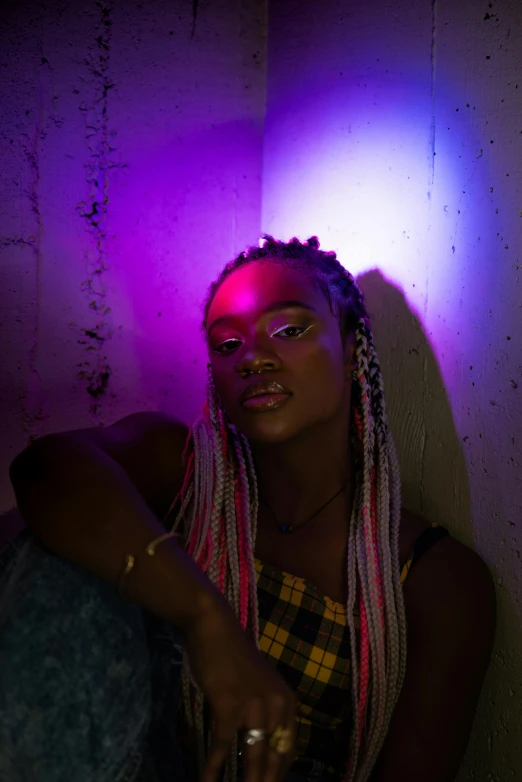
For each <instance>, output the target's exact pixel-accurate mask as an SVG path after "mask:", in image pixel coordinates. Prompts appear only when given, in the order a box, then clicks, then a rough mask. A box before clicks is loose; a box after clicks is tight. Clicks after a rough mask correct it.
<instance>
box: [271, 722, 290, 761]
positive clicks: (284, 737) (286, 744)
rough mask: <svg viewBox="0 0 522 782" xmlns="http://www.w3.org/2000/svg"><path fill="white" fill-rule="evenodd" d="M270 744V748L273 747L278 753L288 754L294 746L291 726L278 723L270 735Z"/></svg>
mask: <svg viewBox="0 0 522 782" xmlns="http://www.w3.org/2000/svg"><path fill="white" fill-rule="evenodd" d="M268 744H269V746H270V749H273V750H274V752H277V754H278V755H286V754H288V752H290V748H291V746H292V731H291V730H290V729H289V728H284V727H283V726H282V725H278V726H277V728H276V729H275V730H274V732H273V733H272V735H271V736H270V740H269V742H268Z"/></svg>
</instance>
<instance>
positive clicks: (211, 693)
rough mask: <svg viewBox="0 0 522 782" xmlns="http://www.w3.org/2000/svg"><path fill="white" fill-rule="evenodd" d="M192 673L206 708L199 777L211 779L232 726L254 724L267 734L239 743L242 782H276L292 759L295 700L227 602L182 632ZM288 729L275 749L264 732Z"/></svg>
mask: <svg viewBox="0 0 522 782" xmlns="http://www.w3.org/2000/svg"><path fill="white" fill-rule="evenodd" d="M187 653H188V656H189V660H190V666H191V670H192V674H193V676H194V678H195V680H196V682H197V683H198V685H199V686H200V688H201V690H202V692H203V694H204V695H205V698H206V699H207V701H208V703H209V705H210V708H211V710H212V718H213V737H212V745H211V747H210V751H209V753H208V757H207V759H206V763H205V768H204V770H203V775H202V777H201V782H217V779H218V775H219V772H220V770H221V768H222V766H223V764H224V762H225V760H226V758H227V756H228V754H229V752H230V751H231V748H232V744H233V741H234V738H235V736H236V733H237V731H240V732H243V731H247V730H250V729H251V728H260V729H263V730H266V731H267V733H268V737H267V739H265V740H263V741H259V742H258V743H256V744H254V745H252V746H247V745H246V744H245V745H244V746H243V747H242V757H243V759H244V761H245V774H244V781H245V782H280V781H281V780H283V779H284V777H285V775H286V773H287V771H288V769H289V767H290V765H291V764H292V762H293V760H294V746H295V716H296V707H297V701H296V697H295V695H294V693H293V692H292V690H290V689H289V687H288V686H287V684H286V683H285V681H284V680H283V679H282V678H281V677H280V675H279V674H278V673H277V672H276V671H275V670H274V668H273V667H272V666H270V665H269V664H268V663H267V662H266V661H265V659H264V658H263V656H262V655H261V654H260V652H259V651H258V650H257V649H256V647H255V646H254V644H253V643H252V641H251V640H250V639H249V638H248V637H247V636H246V635H245V633H244V631H243V630H242V628H241V626H240V624H239V622H238V621H237V619H236V617H235V616H234V614H233V613H232V611H231V610H230V609H229V607H228V605H224V606H223V607H222V606H219V608H217V609H216V610H214V611H208V612H206V613H205V615H204V617H202V618H200V619H199V620H198V621H197V622H195V623H194V625H193V627H192V628H191V629H190V631H189V633H188V635H187ZM277 726H281V727H283V728H285V729H288V730H289V731H290V735H291V741H290V747H289V751H288V752H287V753H285V754H284V755H281V754H277V753H276V752H275V750H273V749H271V748H270V746H269V736H270V735H271V734H272V733H273V731H274V730H275V728H276V727H277Z"/></svg>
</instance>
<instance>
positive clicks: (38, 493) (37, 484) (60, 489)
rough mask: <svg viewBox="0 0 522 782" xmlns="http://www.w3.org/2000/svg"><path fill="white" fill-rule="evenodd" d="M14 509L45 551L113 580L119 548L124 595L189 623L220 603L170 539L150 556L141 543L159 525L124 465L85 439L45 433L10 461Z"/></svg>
mask: <svg viewBox="0 0 522 782" xmlns="http://www.w3.org/2000/svg"><path fill="white" fill-rule="evenodd" d="M11 481H12V484H13V487H14V491H15V495H16V499H17V503H18V508H19V511H20V513H21V515H22V518H23V519H24V521H25V523H26V524H27V526H28V527H29V529H30V530H31V531H32V532H33V534H34V535H35V536H36V537H37V538H38V539H40V540H41V542H42V543H43V544H44V545H45V546H47V548H49V549H50V550H51V551H53V552H54V553H56V554H57V555H58V556H61V557H63V558H64V559H67V560H69V561H70V562H73V563H74V564H76V565H78V566H80V567H82V568H85V569H86V570H89V571H90V572H92V573H94V574H95V575H96V576H98V577H99V578H101V579H103V580H105V581H108V582H110V583H112V584H114V585H117V584H118V582H119V579H120V576H121V573H122V571H123V569H124V567H125V561H126V555H127V554H131V555H133V556H134V557H135V566H134V568H133V569H132V570H131V572H130V573H129V575H128V577H127V579H126V583H125V595H126V597H127V599H129V600H131V601H133V602H136V603H138V604H140V605H141V606H143V607H144V608H146V609H148V610H149V611H151V612H152V613H154V614H156V615H157V616H160V617H162V618H164V619H167V620H168V621H171V622H172V623H174V624H176V625H177V626H178V627H180V628H181V629H183V630H188V629H189V628H190V626H191V625H192V623H194V622H195V621H197V620H198V619H199V618H200V617H201V616H203V615H205V614H206V613H208V611H212V610H215V608H216V607H218V606H222V607H223V608H225V607H226V605H227V604H226V603H225V601H224V600H223V598H222V597H221V596H220V595H219V593H218V592H217V590H215V589H214V587H213V586H212V584H211V583H210V581H209V580H208V579H207V578H206V576H205V575H204V574H203V573H201V571H200V570H199V568H198V567H197V566H196V565H195V564H194V562H193V561H192V559H191V558H190V557H189V556H188V555H187V554H186V553H185V551H184V550H183V549H182V548H181V547H180V546H179V545H177V543H176V542H175V540H173V539H170V540H167V541H165V542H163V543H161V545H160V546H158V548H157V550H156V552H155V555H154V556H152V557H151V556H149V555H148V554H146V553H145V548H146V546H147V545H148V544H149V543H150V542H151V540H153V539H154V538H156V537H158V536H160V535H161V534H163V533H164V532H165V530H164V528H163V527H162V525H161V524H160V522H159V521H158V520H157V519H156V517H155V516H154V514H153V513H152V511H151V510H150V508H149V507H148V505H147V503H146V502H145V500H144V499H143V497H142V496H141V495H140V493H139V492H138V490H137V489H136V487H135V486H134V484H133V483H132V481H131V480H130V478H129V477H128V475H127V473H126V472H125V470H124V469H123V468H122V467H121V466H120V465H119V464H117V462H115V461H114V460H113V459H112V458H111V457H110V456H108V455H107V454H106V453H105V452H104V451H102V450H101V449H100V448H99V447H98V446H97V445H94V444H93V443H91V442H86V441H82V440H78V439H75V438H74V437H71V436H68V435H51V436H49V437H46V438H43V439H42V440H41V441H37V442H36V443H35V444H33V445H32V446H30V447H29V448H28V449H26V450H25V451H24V452H22V453H21V454H20V455H19V456H18V457H17V458H16V459H15V460H14V462H13V464H12V466H11Z"/></svg>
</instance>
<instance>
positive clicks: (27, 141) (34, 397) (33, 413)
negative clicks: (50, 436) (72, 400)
mask: <svg viewBox="0 0 522 782" xmlns="http://www.w3.org/2000/svg"><path fill="white" fill-rule="evenodd" d="M40 50H41V57H40V71H39V73H40V83H39V94H38V99H39V106H38V115H37V119H36V123H35V126H34V129H33V131H32V133H30V134H29V133H24V134H22V140H21V145H20V146H21V149H22V152H23V155H24V157H25V160H26V162H27V165H28V168H29V183H28V188H27V191H26V194H25V195H26V197H27V200H28V202H29V207H30V214H31V217H32V221H31V222H32V225H31V235H30V236H29V237H28V238H24V237H23V236H20V237H17V238H16V239H9V238H6V239H4V240H3V241H2V243H3V244H4V246H5V244H7V243H9V244H14V245H16V244H18V245H23V246H28V247H29V248H30V249H31V251H32V255H33V260H34V267H33V268H34V285H35V293H34V300H33V302H32V312H31V316H32V334H31V345H30V347H29V350H28V354H27V363H28V368H29V376H28V379H27V385H26V389H25V393H24V398H23V401H22V412H21V417H22V425H23V427H24V429H25V430H26V432H27V434H28V439H29V442H30V441H32V440H34V439H35V438H36V437H39V436H41V435H42V434H43V426H42V422H43V421H45V420H46V419H47V418H48V417H49V415H48V413H46V412H45V409H44V408H45V401H46V393H45V389H44V383H43V380H42V377H41V375H40V372H39V370H38V367H37V362H38V359H39V354H40V341H41V335H40V326H41V295H42V265H43V263H42V238H43V220H42V214H41V209H40V153H41V144H42V142H43V141H45V139H46V137H47V130H46V125H47V123H48V122H50V121H54V120H55V118H54V116H53V113H52V111H51V112H50V113H49V114H48V115H47V114H46V110H45V103H46V101H45V95H44V93H45V84H44V80H43V79H42V69H46V70H47V69H49V70H50V65H49V62H48V60H47V58H46V57H44V54H43V43H41V44H40ZM53 109H54V102H53Z"/></svg>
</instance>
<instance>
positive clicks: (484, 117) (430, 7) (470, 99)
mask: <svg viewBox="0 0 522 782" xmlns="http://www.w3.org/2000/svg"><path fill="white" fill-rule="evenodd" d="M268 29H269V32H268V80H267V117H266V125H265V155H264V169H263V229H264V230H268V231H270V232H271V233H274V234H276V235H280V236H283V237H288V236H291V235H294V234H297V235H298V236H300V237H301V238H305V237H306V236H310V235H312V234H317V235H318V236H319V238H320V239H321V241H322V244H323V247H325V248H326V249H335V250H336V251H337V252H338V254H339V256H340V258H341V260H343V262H344V264H345V266H347V268H349V269H350V271H352V272H353V273H356V274H357V275H358V280H359V283H360V285H361V287H362V288H363V290H364V292H365V294H366V297H367V303H368V306H369V309H370V312H371V314H372V315H373V321H374V333H375V339H376V345H377V349H378V351H379V354H380V358H381V363H382V367H383V374H384V380H385V385H386V392H387V400H388V410H389V414H390V419H391V423H392V427H393V430H394V434H395V439H396V442H397V446H398V451H399V455H400V459H401V464H402V471H403V478H404V497H405V502H406V504H407V505H409V506H410V507H411V508H412V509H413V510H416V511H420V512H421V513H423V514H424V516H425V517H426V518H428V519H429V520H437V521H439V522H441V523H443V524H445V525H446V526H448V527H449V528H450V530H451V531H452V533H453V534H454V535H455V536H456V537H458V538H459V539H461V540H462V541H463V542H465V543H466V544H468V545H471V546H472V547H474V548H475V549H476V550H477V551H478V552H479V553H480V554H481V556H482V557H483V558H484V560H485V561H486V562H487V564H488V566H489V567H490V569H491V571H492V573H493V575H494V578H495V581H496V583H497V585H498V608H499V626H498V632H497V640H496V648H495V652H494V655H493V660H492V664H491V667H490V670H489V673H488V677H487V680H486V683H485V686H484V690H483V693H482V698H481V703H480V708H479V711H478V714H477V718H476V722H475V726H474V731H473V735H472V738H471V741H470V745H469V749H468V753H467V757H466V761H465V763H464V765H463V768H462V771H461V775H460V777H459V779H460V780H461V782H464V780H478V781H479V782H485V781H486V780H488V781H489V780H491V781H492V782H506V781H507V780H511V779H519V780H522V756H521V753H520V735H521V733H522V714H521V710H520V699H521V697H522V629H521V620H522V596H521V587H522V561H521V558H520V552H521V551H522V486H521V481H520V470H521V462H522V453H521V449H522V396H521V395H522V348H521V340H522V283H521V276H522V258H521V255H520V252H521V247H522V5H521V4H520V2H518V0H504V2H489V3H488V2H484V3H477V2H475V0H462V2H460V3H455V2H450V0H433V2H428V1H427V0H426V1H425V2H419V1H418V0H398V2H393V3H392V2H383V0H369V1H368V2H366V3H357V4H356V3H347V2H344V1H343V0H338V1H335V2H331V3H327V4H326V3H314V2H305V3H303V2H297V0H288V1H287V2H283V3H272V4H271V6H270V17H269V28H268Z"/></svg>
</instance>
